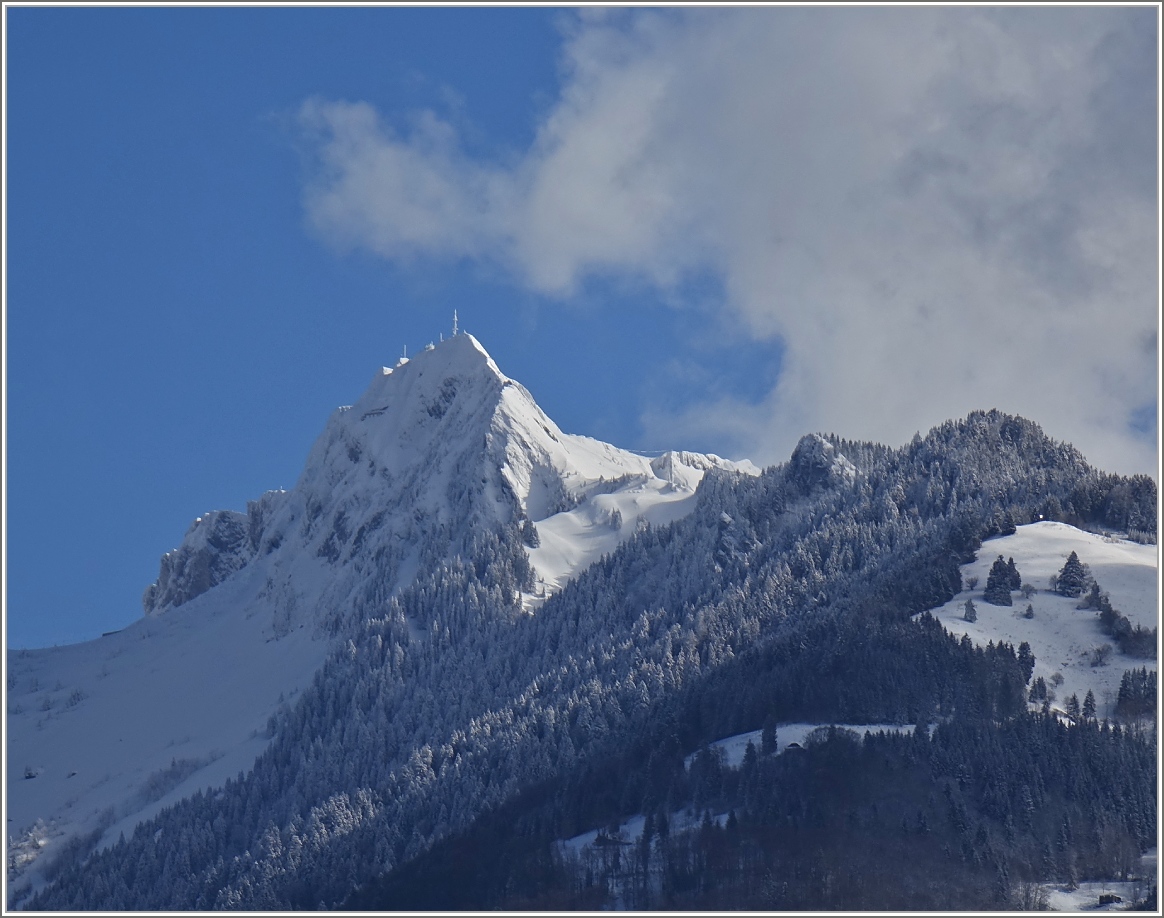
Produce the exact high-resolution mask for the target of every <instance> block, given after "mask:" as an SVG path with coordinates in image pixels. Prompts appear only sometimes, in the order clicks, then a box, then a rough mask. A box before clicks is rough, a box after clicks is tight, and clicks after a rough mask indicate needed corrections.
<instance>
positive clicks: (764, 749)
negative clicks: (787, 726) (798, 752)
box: [760, 719, 776, 755]
mask: <svg viewBox="0 0 1164 918" xmlns="http://www.w3.org/2000/svg"><path fill="white" fill-rule="evenodd" d="M760 752H761V754H763V755H775V754H776V722H775V721H774V720H771V719H770V720H768V722H767V723H765V724H764V729H763V731H762V732H761V733H760Z"/></svg>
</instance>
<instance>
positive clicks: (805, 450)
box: [789, 434, 857, 493]
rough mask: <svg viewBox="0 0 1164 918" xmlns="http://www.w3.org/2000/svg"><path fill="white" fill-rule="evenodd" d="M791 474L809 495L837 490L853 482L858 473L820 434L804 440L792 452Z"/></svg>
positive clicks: (807, 436) (809, 435) (804, 437)
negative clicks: (822, 489) (823, 488)
mask: <svg viewBox="0 0 1164 918" xmlns="http://www.w3.org/2000/svg"><path fill="white" fill-rule="evenodd" d="M789 472H790V474H791V476H792V479H793V480H794V481H795V482H796V483H797V484H798V485H800V487H801V488H803V489H804V491H805V492H806V493H807V492H809V491H811V490H813V489H814V488H817V487H833V486H835V485H839V484H845V483H848V482H851V481H853V480H854V479H855V478H856V477H857V469H856V468H855V467H854V466H853V463H851V462H850V461H849V460H848V459H846V458H845V457H844V456H842V455H841V454H840V453H839V452H837V450H836V447H834V446H833V445H832V444H831V443H829V441H828V440H826V439H825V438H824V437H822V436H820V435H819V434H807V435H806V436H803V437H801V438H800V442H799V443H797V444H796V449H794V450H793V451H792V461H791V466H790V469H789Z"/></svg>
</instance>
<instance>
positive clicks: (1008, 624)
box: [932, 522, 1160, 719]
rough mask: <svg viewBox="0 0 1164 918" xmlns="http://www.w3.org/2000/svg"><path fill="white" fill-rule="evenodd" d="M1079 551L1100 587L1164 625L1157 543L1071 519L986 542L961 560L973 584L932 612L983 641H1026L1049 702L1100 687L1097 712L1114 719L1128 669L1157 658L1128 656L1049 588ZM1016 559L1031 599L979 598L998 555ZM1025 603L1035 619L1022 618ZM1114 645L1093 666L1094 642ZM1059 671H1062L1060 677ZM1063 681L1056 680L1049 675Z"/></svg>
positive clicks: (1072, 602) (1146, 621)
mask: <svg viewBox="0 0 1164 918" xmlns="http://www.w3.org/2000/svg"><path fill="white" fill-rule="evenodd" d="M1072 551H1074V552H1075V553H1076V554H1077V555H1078V556H1079V560H1080V561H1082V562H1083V563H1084V564H1086V565H1087V566H1088V567H1089V568H1090V569H1091V575H1092V577H1094V578H1095V580H1096V581H1097V582H1098V583H1099V586H1100V589H1101V590H1102V591H1103V592H1105V593H1107V594H1108V595H1109V596H1110V597H1111V603H1112V605H1113V606H1114V607H1115V608H1116V609H1117V610H1119V611H1120V612H1122V613H1123V614H1124V615H1126V616H1127V617H1128V619H1130V620H1131V622H1132V624H1134V625H1140V626H1141V627H1144V628H1155V627H1158V624H1159V619H1160V616H1159V589H1158V567H1157V552H1158V549H1157V546H1155V545H1139V544H1137V543H1135V542H1129V541H1126V540H1123V539H1119V538H1118V537H1115V536H1106V537H1105V536H1102V535H1097V534H1096V533H1092V532H1084V531H1083V530H1081V529H1076V528H1075V527H1074V526H1068V525H1067V524H1066V523H1055V522H1039V523H1031V524H1030V525H1027V526H1020V527H1018V529H1017V530H1016V531H1015V533H1014V534H1013V535H1009V536H999V537H997V538H993V539H989V540H987V541H986V542H983V543H982V548H981V549H980V550H979V552H978V558H977V559H976V560H975V561H973V562H971V563H970V564H965V565H963V566H962V582H963V583H966V582H967V580H968V579H969V578H970V577H977V578H978V585H977V586H976V588H975V589H974V590H968V589H967V590H963V591H962V592H961V593H959V594H958V595H957V596H956V597H954V599H952V600H951V601H950V602H948V603H946V604H945V605H942V606H939V607H938V608H937V609H935V610H933V612H932V614H933V615H934V617H935V618H937V619H938V620H939V621H941V623H942V625H943V626H944V627H945V629H946V630H947V631H949V632H950V633H951V634H953V635H955V636H957V637H959V638H960V637H961V636H962V635H964V634H966V635H969V636H970V639H971V640H972V641H973V642H974V643H975V644H978V645H981V646H985V645H986V644H987V643H988V642H990V641H993V642H994V643H996V644H997V643H998V642H999V641H1005V642H1006V643H1008V644H1011V645H1013V646H1014V648H1015V650H1018V647H1019V644H1020V643H1022V642H1023V641H1026V642H1027V643H1028V644H1030V646H1031V652H1032V653H1033V654H1034V655H1035V669H1034V673H1033V674H1032V676H1031V680H1032V682H1033V681H1034V680H1035V679H1036V678H1038V677H1039V676H1042V677H1043V679H1045V680H1046V682H1047V686H1048V688H1050V689H1052V690H1053V691H1054V692H1055V700H1054V701H1053V702H1052V707H1053V708H1055V709H1059V710H1062V708H1063V705H1064V703H1065V702H1066V700H1067V699H1068V698H1069V697H1070V696H1071V695H1073V694H1074V695H1076V696H1078V698H1079V702H1080V704H1082V703H1083V699H1084V696H1085V695H1086V694H1087V692H1088V690H1091V691H1092V692H1094V693H1095V701H1096V713H1097V716H1098V717H1100V718H1101V719H1102V718H1104V717H1111V716H1112V713H1113V711H1114V709H1115V702H1116V698H1117V696H1118V694H1119V687H1120V679H1121V677H1122V676H1123V673H1124V670H1127V669H1139V668H1140V667H1141V666H1146V667H1147V668H1148V669H1149V670H1155V669H1156V661H1155V660H1143V659H1136V658H1132V657H1128V656H1126V655H1124V654H1121V653H1120V652H1119V648H1118V646H1117V645H1116V643H1115V641H1114V640H1113V639H1112V638H1111V637H1110V636H1109V635H1107V634H1105V633H1104V632H1103V631H1102V630H1101V629H1100V625H1099V618H1098V616H1097V614H1096V612H1095V610H1093V609H1092V610H1082V609H1077V608H1076V606H1078V605H1079V602H1080V600H1078V599H1072V598H1069V597H1066V596H1060V595H1058V594H1057V593H1052V592H1050V590H1049V587H1048V582H1049V580H1050V578H1051V576H1052V575H1053V574H1057V573H1058V572H1059V571H1060V570H1061V569H1062V567H1063V565H1064V563H1065V562H1066V561H1067V556H1068V555H1070V554H1071V552H1072ZM999 555H1002V556H1003V558H1005V559H1009V558H1012V557H1013V558H1014V562H1015V566H1016V567H1017V568H1018V571H1019V573H1020V574H1021V575H1022V579H1023V583H1024V584H1030V585H1031V586H1033V587H1035V588H1036V589H1037V592H1036V593H1034V594H1033V595H1032V596H1031V598H1030V600H1026V599H1023V597H1022V594H1021V593H1017V592H1016V593H1013V594H1012V598H1013V601H1014V605H1013V606H994V605H991V604H990V603H988V602H986V601H985V600H984V599H983V598H982V591H983V589H984V588H985V586H986V577H987V574H988V573H989V571H990V566H991V565H992V564H993V563H994V561H995V559H996V558H997V557H998V556H999ZM967 599H973V601H974V606H975V609H976V611H977V614H978V620H977V621H976V622H967V621H966V620H965V618H964V613H965V604H966V600H967ZM1028 602H1029V603H1030V605H1031V606H1032V607H1033V608H1034V612H1035V615H1034V618H1030V619H1028V618H1024V617H1023V613H1024V611H1025V610H1026V607H1027V604H1028ZM1104 644H1108V645H1110V646H1111V653H1110V656H1109V657H1108V658H1107V662H1106V664H1105V665H1103V666H1092V665H1091V662H1092V659H1093V654H1094V652H1095V649H1096V648H1097V647H1100V646H1102V645H1104ZM1056 674H1058V675H1056ZM1058 678H1061V679H1062V683H1061V684H1059V685H1058V686H1056V685H1054V684H1053V682H1052V680H1056V681H1057V680H1058Z"/></svg>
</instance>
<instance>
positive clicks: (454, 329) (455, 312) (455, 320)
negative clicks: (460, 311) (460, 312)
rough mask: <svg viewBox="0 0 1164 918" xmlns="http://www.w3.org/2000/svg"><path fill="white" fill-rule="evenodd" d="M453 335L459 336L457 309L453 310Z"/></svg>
mask: <svg viewBox="0 0 1164 918" xmlns="http://www.w3.org/2000/svg"><path fill="white" fill-rule="evenodd" d="M453 337H454V338H455V337H457V310H455V309H454V310H453Z"/></svg>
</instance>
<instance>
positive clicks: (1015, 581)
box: [1006, 558, 1023, 590]
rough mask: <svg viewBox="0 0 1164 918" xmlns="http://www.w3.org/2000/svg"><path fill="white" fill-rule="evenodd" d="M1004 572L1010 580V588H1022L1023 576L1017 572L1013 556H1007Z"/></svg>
mask: <svg viewBox="0 0 1164 918" xmlns="http://www.w3.org/2000/svg"><path fill="white" fill-rule="evenodd" d="M1006 574H1007V577H1008V578H1009V580H1010V588H1011V589H1012V590H1019V589H1022V585H1023V578H1022V575H1021V574H1019V572H1018V568H1017V567H1015V563H1014V558H1008V559H1007V562H1006Z"/></svg>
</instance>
